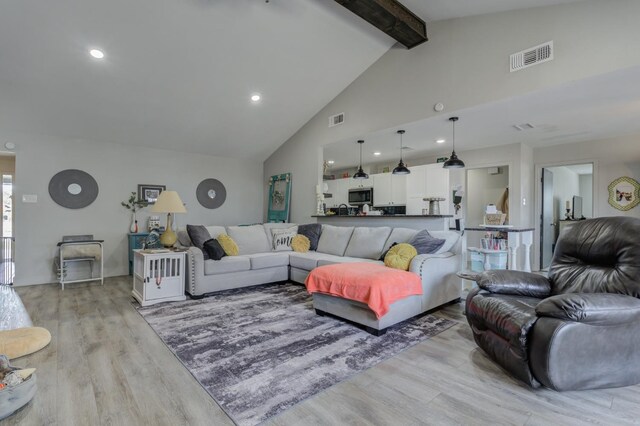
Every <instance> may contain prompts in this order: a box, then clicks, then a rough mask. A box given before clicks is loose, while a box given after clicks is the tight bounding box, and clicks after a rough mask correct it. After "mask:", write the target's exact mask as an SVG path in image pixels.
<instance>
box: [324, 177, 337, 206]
mask: <svg viewBox="0 0 640 426" xmlns="http://www.w3.org/2000/svg"><path fill="white" fill-rule="evenodd" d="M324 183H326V184H327V193H328V194H331V198H325V199H324V203H325V204H326V205H327V207H336V199H337V197H338V181H337V180H336V179H334V180H325V181H324Z"/></svg>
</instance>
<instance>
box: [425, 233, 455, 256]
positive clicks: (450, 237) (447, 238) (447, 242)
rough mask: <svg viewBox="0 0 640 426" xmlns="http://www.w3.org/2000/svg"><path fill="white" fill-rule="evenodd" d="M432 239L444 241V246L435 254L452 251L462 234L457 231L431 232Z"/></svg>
mask: <svg viewBox="0 0 640 426" xmlns="http://www.w3.org/2000/svg"><path fill="white" fill-rule="evenodd" d="M429 233H430V234H431V236H432V237H434V238H442V239H444V244H443V245H442V247H440V248H439V249H438V250H437V251H436V252H435V253H434V254H440V253H444V252H446V251H451V250H452V249H453V247H454V246H455V245H456V243H457V242H458V241H459V240H460V234H459V233H458V232H456V231H429Z"/></svg>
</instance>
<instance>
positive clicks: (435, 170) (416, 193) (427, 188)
mask: <svg viewBox="0 0 640 426" xmlns="http://www.w3.org/2000/svg"><path fill="white" fill-rule="evenodd" d="M409 170H411V174H409V175H407V180H406V197H407V214H408V215H412V214H422V209H426V208H427V206H428V204H429V203H428V202H426V201H423V198H426V197H442V198H445V200H444V201H440V214H449V204H450V203H451V188H450V187H449V170H447V169H443V168H442V164H440V163H436V164H425V165H422V166H415V167H409Z"/></svg>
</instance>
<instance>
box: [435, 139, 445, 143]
mask: <svg viewBox="0 0 640 426" xmlns="http://www.w3.org/2000/svg"><path fill="white" fill-rule="evenodd" d="M445 142H446V140H444V139H438V140H437V141H436V143H445Z"/></svg>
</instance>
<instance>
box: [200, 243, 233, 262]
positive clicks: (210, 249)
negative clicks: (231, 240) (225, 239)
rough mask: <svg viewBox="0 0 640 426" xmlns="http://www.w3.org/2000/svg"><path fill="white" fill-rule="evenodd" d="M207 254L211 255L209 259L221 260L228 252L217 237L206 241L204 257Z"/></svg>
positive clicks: (203, 247) (203, 249)
mask: <svg viewBox="0 0 640 426" xmlns="http://www.w3.org/2000/svg"><path fill="white" fill-rule="evenodd" d="M205 254H206V255H207V256H209V257H208V258H209V259H213V260H220V259H222V258H223V257H225V256H226V255H227V253H225V251H224V249H223V248H222V245H221V244H220V243H219V242H218V240H216V239H215V238H211V239H210V240H207V241H205V243H204V245H203V246H202V255H203V257H204V255H205ZM204 260H207V258H204Z"/></svg>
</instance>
